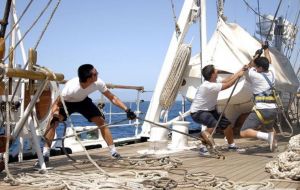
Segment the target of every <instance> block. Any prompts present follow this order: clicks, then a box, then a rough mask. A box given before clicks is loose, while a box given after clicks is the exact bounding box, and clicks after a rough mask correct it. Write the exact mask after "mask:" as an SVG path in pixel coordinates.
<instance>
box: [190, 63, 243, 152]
mask: <svg viewBox="0 0 300 190" xmlns="http://www.w3.org/2000/svg"><path fill="white" fill-rule="evenodd" d="M243 74H244V70H243V69H241V70H239V71H238V72H237V73H235V74H234V75H231V76H229V77H228V78H226V79H224V80H223V81H222V82H217V76H218V70H217V69H215V68H214V66H213V65H207V66H205V67H204V68H203V69H202V75H203V77H204V79H205V81H204V82H203V83H202V84H201V85H200V86H199V87H198V89H197V92H196V95H195V98H194V100H193V103H192V105H191V116H192V119H193V120H194V121H195V122H196V123H199V124H202V125H206V126H207V129H205V130H204V131H202V132H201V136H200V138H203V139H204V141H203V144H208V145H210V146H214V142H213V139H212V137H211V134H212V132H213V131H214V127H215V126H216V125H217V122H218V119H219V117H220V114H219V113H218V111H217V109H216V105H217V98H218V94H219V92H220V91H221V90H225V89H227V88H229V87H231V86H232V85H233V84H234V83H235V81H236V80H237V79H238V78H239V77H241V76H243ZM217 127H219V128H221V129H222V130H224V135H225V137H226V139H227V142H228V149H229V150H235V151H238V147H237V146H236V145H235V143H234V139H233V131H232V127H231V123H230V121H229V120H228V119H227V118H226V117H225V116H222V118H221V120H220V122H219V124H218V126H217ZM200 155H209V152H208V150H207V147H205V146H204V145H201V147H200Z"/></svg>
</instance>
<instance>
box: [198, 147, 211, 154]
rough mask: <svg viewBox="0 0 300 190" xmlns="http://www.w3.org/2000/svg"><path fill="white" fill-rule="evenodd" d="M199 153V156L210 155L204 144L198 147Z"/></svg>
mask: <svg viewBox="0 0 300 190" xmlns="http://www.w3.org/2000/svg"><path fill="white" fill-rule="evenodd" d="M199 154H200V155H201V156H209V155H210V153H209V151H208V150H207V148H206V147H205V146H202V147H200V149H199Z"/></svg>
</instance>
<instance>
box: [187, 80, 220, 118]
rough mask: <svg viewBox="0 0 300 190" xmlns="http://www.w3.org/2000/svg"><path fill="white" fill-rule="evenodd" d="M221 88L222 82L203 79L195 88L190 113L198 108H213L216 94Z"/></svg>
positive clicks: (215, 102) (207, 109)
mask: <svg viewBox="0 0 300 190" xmlns="http://www.w3.org/2000/svg"><path fill="white" fill-rule="evenodd" d="M221 90H222V83H219V82H209V81H204V82H203V83H202V84H201V85H200V86H199V87H198V89H197V92H196V95H195V98H194V100H193V103H192V105H191V113H195V112H197V111H199V110H205V111H211V110H214V109H215V108H216V105H217V99H218V94H219V92H220V91H221Z"/></svg>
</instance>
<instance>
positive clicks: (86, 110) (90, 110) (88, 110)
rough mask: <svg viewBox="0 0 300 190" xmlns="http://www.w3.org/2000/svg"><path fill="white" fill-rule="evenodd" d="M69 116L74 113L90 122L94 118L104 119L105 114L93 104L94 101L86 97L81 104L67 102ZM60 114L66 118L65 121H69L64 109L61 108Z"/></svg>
mask: <svg viewBox="0 0 300 190" xmlns="http://www.w3.org/2000/svg"><path fill="white" fill-rule="evenodd" d="M65 103H66V107H67V110H68V112H69V115H71V114H72V113H75V112H77V113H80V114H81V115H83V116H84V117H85V118H86V119H87V120H88V121H89V122H91V119H92V118H93V117H98V116H100V117H102V118H103V119H104V118H105V117H104V114H103V113H102V112H101V111H100V110H99V108H98V107H97V106H96V105H95V104H94V103H93V101H92V99H91V98H89V97H86V98H85V99H84V100H82V101H81V102H65ZM59 114H61V115H62V116H63V117H64V121H65V120H66V119H67V114H66V112H65V110H64V108H63V107H60V110H59Z"/></svg>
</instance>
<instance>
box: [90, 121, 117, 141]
mask: <svg viewBox="0 0 300 190" xmlns="http://www.w3.org/2000/svg"><path fill="white" fill-rule="evenodd" d="M91 121H92V122H94V123H95V124H96V125H97V126H98V128H99V129H100V130H101V134H102V136H103V139H104V140H105V142H106V143H107V145H108V146H110V145H113V144H114V142H113V138H112V135H111V132H110V129H109V128H108V127H107V126H103V125H104V124H105V121H104V119H103V118H102V117H94V118H92V119H91Z"/></svg>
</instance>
